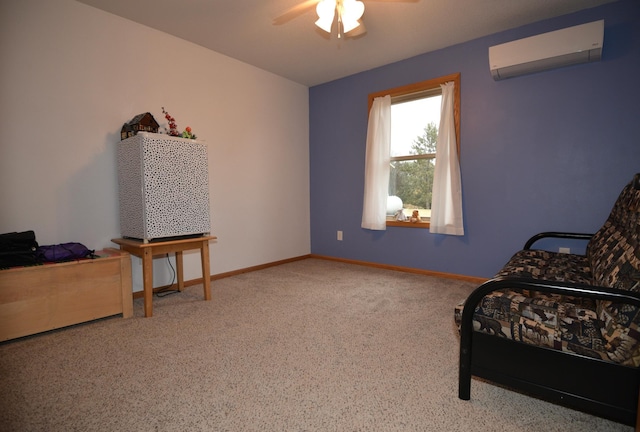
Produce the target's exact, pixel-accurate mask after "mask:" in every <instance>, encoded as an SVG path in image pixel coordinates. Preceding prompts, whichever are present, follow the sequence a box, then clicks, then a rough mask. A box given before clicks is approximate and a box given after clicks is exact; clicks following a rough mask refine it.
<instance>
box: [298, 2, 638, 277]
mask: <svg viewBox="0 0 640 432" xmlns="http://www.w3.org/2000/svg"><path fill="white" fill-rule="evenodd" d="M599 19H604V20H605V38H604V48H603V57H602V61H600V62H595V63H588V64H583V65H577V66H571V67H565V68H561V69H556V70H552V71H546V72H541V73H537V74H532V75H526V76H521V77H517V78H512V79H508V80H504V81H498V82H496V81H494V80H493V79H492V78H491V75H490V73H489V66H488V54H487V52H488V47H489V46H492V45H496V44H500V43H504V42H508V41H511V40H514V39H519V38H523V37H528V36H532V35H535V34H539V33H544V32H547V31H552V30H557V29H560V28H564V27H569V26H573V25H578V24H582V23H586V22H590V21H595V20H599ZM455 72H461V79H462V84H461V96H462V101H461V133H460V135H461V137H460V138H461V161H460V163H461V169H462V188H463V209H464V219H465V232H466V235H465V236H463V237H454V236H444V235H434V234H430V233H429V232H428V230H422V229H409V228H397V227H389V228H387V230H386V231H369V230H364V229H362V228H360V221H361V215H362V195H363V189H364V154H365V141H366V131H367V95H368V94H369V93H372V92H376V91H380V90H384V89H388V88H393V87H397V86H401V85H405V84H410V83H413V82H418V81H422V80H426V79H430V78H435V77H439V76H442V75H447V74H450V73H455ZM309 95H310V114H309V115H310V160H311V162H310V164H311V166H310V169H311V251H312V253H313V254H319V255H326V256H332V257H339V258H345V259H353V260H360V261H367V262H372V263H382V264H389V265H396V266H403V267H411V268H416V269H425V270H433V271H439V272H447V273H454V274H460V275H468V276H480V277H491V276H493V275H494V274H495V273H496V272H497V271H498V270H499V269H500V267H501V266H502V265H503V264H504V263H505V262H506V260H508V259H509V257H510V256H511V255H512V254H513V253H514V252H515V251H516V250H517V249H520V248H521V247H522V246H523V244H524V242H525V241H526V240H527V239H528V238H529V237H530V236H531V235H533V234H535V233H537V232H541V231H573V232H594V231H595V230H597V229H598V228H599V227H600V226H601V225H602V223H603V222H604V220H605V219H606V217H607V215H608V214H609V211H610V210H611V206H612V205H613V202H614V201H615V199H616V197H617V195H618V193H619V192H620V190H621V189H622V187H623V186H624V185H625V184H626V183H627V182H628V181H629V180H630V179H631V177H632V176H633V174H634V173H636V172H640V126H639V125H640V2H638V1H637V0H620V1H618V2H614V3H611V4H607V5H605V6H601V7H597V8H593V9H588V10H585V11H581V12H577V13H574V14H570V15H565V16H562V17H559V18H555V19H551V20H546V21H542V22H538V23H535V24H532V25H528V26H524V27H520V28H517V29H513V30H509V31H506V32H502V33H499V34H494V35H491V36H488V37H484V38H481V39H476V40H474V41H471V42H467V43H463V44H460V45H456V46H453V47H449V48H446V49H443V50H439V51H436V52H432V53H427V54H424V55H420V56H417V57H414V58H411V59H408V60H404V61H401V62H397V63H394V64H390V65H386V66H383V67H380V68H377V69H374V70H370V71H367V72H363V73H360V74H356V75H352V76H349V77H347V78H343V79H340V80H336V81H333V82H330V83H326V84H323V85H319V86H315V87H312V88H311V89H310V90H309ZM337 230H342V231H343V232H344V240H343V241H337V240H336V231H337ZM574 246H575V245H571V247H574ZM554 247H557V245H554Z"/></svg>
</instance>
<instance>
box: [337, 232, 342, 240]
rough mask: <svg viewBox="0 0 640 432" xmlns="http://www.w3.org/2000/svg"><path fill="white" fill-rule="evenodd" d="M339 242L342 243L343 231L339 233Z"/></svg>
mask: <svg viewBox="0 0 640 432" xmlns="http://www.w3.org/2000/svg"><path fill="white" fill-rule="evenodd" d="M338 241H342V231H338Z"/></svg>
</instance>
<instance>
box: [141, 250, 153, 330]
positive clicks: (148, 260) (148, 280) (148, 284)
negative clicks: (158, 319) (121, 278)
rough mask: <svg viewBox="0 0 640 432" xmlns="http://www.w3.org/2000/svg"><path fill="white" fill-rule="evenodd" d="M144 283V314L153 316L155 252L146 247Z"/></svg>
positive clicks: (143, 272) (143, 262)
mask: <svg viewBox="0 0 640 432" xmlns="http://www.w3.org/2000/svg"><path fill="white" fill-rule="evenodd" d="M142 285H143V287H144V316H145V317H150V316H153V303H152V302H153V252H152V251H151V248H150V247H149V248H145V249H144V253H143V255H142Z"/></svg>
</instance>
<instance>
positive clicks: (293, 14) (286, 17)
mask: <svg viewBox="0 0 640 432" xmlns="http://www.w3.org/2000/svg"><path fill="white" fill-rule="evenodd" d="M318 2H320V0H306V1H303V2H302V3H300V4H297V5H295V6H294V7H292V8H289V9H287V10H286V11H284V12H283V13H282V14H280V15H279V16H278V17H276V18H274V19H273V25H281V24H284V23H286V22H289V21H291V20H292V19H294V18H297V17H298V16H300V15H302V14H303V13H305V12H307V11H308V10H311V9H313V8H315V7H316V4H318Z"/></svg>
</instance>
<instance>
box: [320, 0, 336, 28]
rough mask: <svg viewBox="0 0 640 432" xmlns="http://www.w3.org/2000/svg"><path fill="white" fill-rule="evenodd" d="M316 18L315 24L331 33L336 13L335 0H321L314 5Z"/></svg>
mask: <svg viewBox="0 0 640 432" xmlns="http://www.w3.org/2000/svg"><path fill="white" fill-rule="evenodd" d="M316 13H317V14H318V20H317V21H316V25H317V26H318V27H320V28H321V29H322V30H324V31H326V32H327V33H331V25H332V24H333V19H334V18H335V15H336V0H321V1H320V2H318V4H317V6H316Z"/></svg>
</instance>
